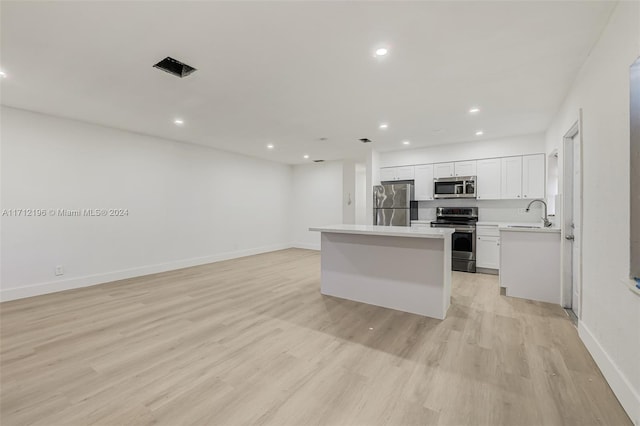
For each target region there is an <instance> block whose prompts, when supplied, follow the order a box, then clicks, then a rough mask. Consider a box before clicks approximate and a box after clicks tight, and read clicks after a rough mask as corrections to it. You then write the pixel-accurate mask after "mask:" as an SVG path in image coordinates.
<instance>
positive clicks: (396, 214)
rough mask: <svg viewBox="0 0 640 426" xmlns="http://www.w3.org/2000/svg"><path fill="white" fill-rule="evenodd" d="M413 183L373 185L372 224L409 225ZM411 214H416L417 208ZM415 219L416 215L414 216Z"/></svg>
mask: <svg viewBox="0 0 640 426" xmlns="http://www.w3.org/2000/svg"><path fill="white" fill-rule="evenodd" d="M412 201H413V185H411V184H408V183H394V184H383V185H376V186H374V187H373V224H374V225H385V226H411V218H412V210H413V209H412V207H413V206H412ZM413 216H417V209H416V212H414V214H413ZM416 219H417V217H416Z"/></svg>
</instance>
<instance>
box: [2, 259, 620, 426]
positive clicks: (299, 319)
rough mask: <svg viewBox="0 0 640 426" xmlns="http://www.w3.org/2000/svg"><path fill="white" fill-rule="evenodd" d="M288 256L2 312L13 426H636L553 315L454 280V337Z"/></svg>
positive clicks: (5, 403)
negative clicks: (331, 284) (353, 296)
mask: <svg viewBox="0 0 640 426" xmlns="http://www.w3.org/2000/svg"><path fill="white" fill-rule="evenodd" d="M319 261H320V256H319V254H318V253H317V252H313V251H308V250H297V249H290V250H283V251H278V252H273V253H267V254H262V255H258V256H251V257H246V258H242V259H235V260H231V261H226V262H219V263H214V264H210V265H205V266H199V267H193V268H188V269H183V270H179V271H172V272H168V273H163V274H156V275H150V276H146V277H141V278H135V279H129V280H124V281H119V282H114V283H109V284H104V285H99V286H94V287H89V288H84V289H78V290H72V291H66V292H62V293H56V294H50V295H45V296H39V297H34V298H29V299H23V300H17V301H12V302H6V303H3V304H2V305H0V320H1V325H0V327H1V329H0V338H1V340H0V343H1V347H0V357H1V358H0V385H1V387H0V422H1V423H2V425H3V426H9V425H31V424H33V425H47V426H50V425H88V424H105V425H124V424H127V425H135V424H140V425H144V424H163V425H190V424H197V425H245V424H247V425H248V424H251V425H253V424H268V425H315V424H318V425H491V426H493V425H580V426H584V425H631V421H630V420H629V418H628V417H627V416H626V414H625V413H624V411H623V409H622V408H621V406H620V404H619V403H618V401H617V400H616V398H615V396H614V395H613V393H612V391H611V389H610V388H609V386H608V385H607V383H606V382H605V380H604V379H603V377H602V375H601V374H600V372H599V370H598V369H597V367H596V365H595V363H594V361H593V360H592V359H591V357H590V356H589V354H588V352H587V350H586V349H585V347H584V346H583V345H582V343H581V342H580V340H579V338H578V335H577V332H576V330H575V328H574V327H573V325H572V324H571V322H570V320H569V319H568V318H567V316H566V314H565V313H564V311H563V310H562V309H561V308H560V307H559V306H553V305H549V304H544V303H537V302H528V301H524V300H519V299H512V298H508V297H505V296H501V295H500V292H499V287H498V280H497V277H495V276H489V275H480V274H464V273H454V280H453V296H452V305H451V308H450V310H449V313H448V317H447V319H446V320H444V321H438V320H435V319H429V318H424V317H420V316H417V315H412V314H406V313H402V312H398V311H393V310H389V309H384V308H379V307H375V306H370V305H365V304H360V303H356V302H350V301H346V300H341V299H337V298H332V297H327V296H322V295H321V294H320V292H319V287H320V272H319V271H320V266H319Z"/></svg>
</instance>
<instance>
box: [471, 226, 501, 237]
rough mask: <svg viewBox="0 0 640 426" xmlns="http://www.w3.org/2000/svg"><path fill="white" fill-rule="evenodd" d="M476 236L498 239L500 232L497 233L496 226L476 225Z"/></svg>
mask: <svg viewBox="0 0 640 426" xmlns="http://www.w3.org/2000/svg"><path fill="white" fill-rule="evenodd" d="M476 235H478V236H481V235H482V236H485V237H499V236H500V231H498V226H497V225H495V226H494V225H477V226H476Z"/></svg>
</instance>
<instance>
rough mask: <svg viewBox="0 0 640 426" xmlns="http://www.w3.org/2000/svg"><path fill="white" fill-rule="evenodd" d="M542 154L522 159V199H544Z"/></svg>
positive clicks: (526, 156)
mask: <svg viewBox="0 0 640 426" xmlns="http://www.w3.org/2000/svg"><path fill="white" fill-rule="evenodd" d="M544 163H545V161H544V154H535V155H525V156H523V157H522V197H523V198H544V193H545V191H544V188H545V179H544V178H545V167H544V165H545V164H544Z"/></svg>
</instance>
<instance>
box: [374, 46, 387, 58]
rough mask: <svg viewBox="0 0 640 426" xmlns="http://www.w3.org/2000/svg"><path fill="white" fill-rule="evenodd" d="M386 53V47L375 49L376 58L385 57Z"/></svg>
mask: <svg viewBox="0 0 640 426" xmlns="http://www.w3.org/2000/svg"><path fill="white" fill-rule="evenodd" d="M387 53H389V49H387V48H386V47H379V48H377V49H376V56H385V55H386V54H387Z"/></svg>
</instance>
